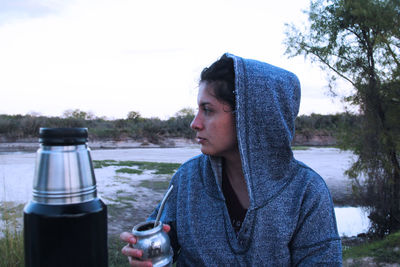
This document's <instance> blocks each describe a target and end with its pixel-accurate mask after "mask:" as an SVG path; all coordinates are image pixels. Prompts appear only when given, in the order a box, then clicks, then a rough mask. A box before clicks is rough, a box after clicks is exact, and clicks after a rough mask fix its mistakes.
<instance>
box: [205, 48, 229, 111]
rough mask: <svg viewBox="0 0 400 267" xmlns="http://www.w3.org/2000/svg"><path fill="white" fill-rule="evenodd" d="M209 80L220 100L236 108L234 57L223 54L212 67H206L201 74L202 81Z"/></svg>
mask: <svg viewBox="0 0 400 267" xmlns="http://www.w3.org/2000/svg"><path fill="white" fill-rule="evenodd" d="M201 82H207V83H208V84H210V85H211V86H212V88H213V89H214V95H215V97H216V98H217V99H218V100H219V101H223V102H226V103H228V104H229V106H230V107H231V108H232V110H236V98H235V70H234V68H233V60H232V58H229V57H227V56H226V55H223V56H222V57H221V58H220V59H219V60H217V61H215V62H214V63H213V64H212V65H211V66H210V67H208V68H204V69H203V71H202V72H201V74H200V83H201Z"/></svg>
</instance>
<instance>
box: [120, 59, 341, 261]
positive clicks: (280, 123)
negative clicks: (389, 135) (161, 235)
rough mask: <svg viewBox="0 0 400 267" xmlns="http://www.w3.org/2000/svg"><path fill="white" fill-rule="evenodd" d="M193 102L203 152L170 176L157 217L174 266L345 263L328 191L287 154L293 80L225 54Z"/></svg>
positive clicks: (294, 107) (207, 72)
mask: <svg viewBox="0 0 400 267" xmlns="http://www.w3.org/2000/svg"><path fill="white" fill-rule="evenodd" d="M197 100H198V106H199V111H198V113H197V115H196V117H195V118H194V120H193V122H192V124H191V127H192V128H193V129H194V130H195V131H196V132H197V140H198V142H199V143H200V145H201V152H202V153H203V154H202V155H200V156H197V157H195V158H193V159H190V160H189V161H187V162H186V163H184V164H183V165H182V166H181V167H180V168H179V170H178V171H177V173H176V174H175V175H174V177H173V178H172V180H171V184H173V185H174V190H173V192H172V194H171V196H170V198H169V200H168V201H167V204H166V206H165V210H164V212H163V215H162V217H161V221H163V222H164V223H166V224H167V225H165V226H164V230H165V231H167V232H168V233H169V236H170V238H171V242H172V245H173V248H174V254H175V259H176V260H177V266H225V265H231V266H291V265H294V266H298V265H300V266H314V265H328V266H341V258H342V257H341V242H340V238H339V236H338V232H337V227H336V220H335V215H334V209H333V204H332V199H331V196H330V193H329V191H328V189H327V187H326V184H325V183H324V181H323V179H322V178H321V177H320V176H319V175H318V174H317V173H315V172H314V171H313V170H312V169H310V168H309V167H307V166H306V165H304V164H303V163H301V162H298V161H297V160H295V159H294V157H293V153H292V150H291V141H292V139H293V136H294V122H295V118H296V116H297V113H298V109H299V104H300V85H299V82H298V80H297V77H296V76H295V75H294V74H292V73H290V72H288V71H286V70H283V69H280V68H277V67H274V66H272V65H269V64H266V63H263V62H259V61H255V60H249V59H243V58H240V57H237V56H234V55H231V54H225V55H224V56H223V57H222V58H221V59H220V60H219V61H217V62H215V63H214V64H213V65H211V66H210V68H206V69H204V70H203V72H202V74H201V81H200V86H199V94H198V99H197ZM156 212H157V209H156V210H155V211H154V213H153V214H152V216H151V218H153V219H154V217H155V214H156ZM121 239H122V240H124V241H125V242H128V243H135V242H136V239H135V237H134V236H132V235H131V234H129V233H123V234H121ZM123 253H124V254H125V255H127V256H129V257H137V258H140V256H141V251H138V250H135V249H132V248H129V246H125V247H124V248H123ZM130 263H131V265H132V266H151V265H145V264H147V263H144V262H138V261H136V260H132V258H130ZM140 264H142V265H140Z"/></svg>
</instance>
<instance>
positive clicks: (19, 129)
mask: <svg viewBox="0 0 400 267" xmlns="http://www.w3.org/2000/svg"><path fill="white" fill-rule="evenodd" d="M193 118H194V111H193V110H191V109H183V110H181V111H179V112H177V113H176V114H175V116H174V117H171V118H169V119H167V120H160V119H158V118H142V117H141V116H140V114H139V113H138V112H135V111H131V112H130V113H129V114H128V117H127V118H126V119H117V120H107V119H105V118H98V117H96V116H94V115H93V114H90V113H89V112H84V111H80V110H73V111H66V112H65V113H64V115H63V116H62V117H45V116H32V115H4V114H3V115H1V114H0V137H5V138H6V139H8V140H10V141H16V140H18V139H20V138H37V137H38V134H39V128H40V127H86V128H88V129H89V140H116V141H118V140H124V139H126V138H130V139H133V140H137V141H140V142H143V144H145V143H146V142H150V143H154V144H159V145H165V144H163V140H164V139H166V138H188V139H193V138H194V136H195V132H194V131H193V130H191V129H190V122H191V121H192V120H193ZM358 124H359V120H358V116H356V115H351V114H348V113H341V114H335V115H318V114H311V115H302V116H299V117H298V118H297V119H296V134H301V135H303V136H306V137H312V136H313V135H323V136H332V137H334V138H336V137H338V136H339V135H341V133H342V132H343V131H344V130H345V129H352V128H354V127H355V125H358Z"/></svg>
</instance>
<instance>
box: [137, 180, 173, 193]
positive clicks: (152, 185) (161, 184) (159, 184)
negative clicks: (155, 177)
mask: <svg viewBox="0 0 400 267" xmlns="http://www.w3.org/2000/svg"><path fill="white" fill-rule="evenodd" d="M169 182H170V180H169V179H168V180H165V181H152V180H145V181H142V182H140V184H139V186H141V187H146V188H149V189H152V190H155V191H161V190H162V191H164V190H167V189H168V186H169Z"/></svg>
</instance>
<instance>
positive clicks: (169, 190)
mask: <svg viewBox="0 0 400 267" xmlns="http://www.w3.org/2000/svg"><path fill="white" fill-rule="evenodd" d="M173 188H174V186H173V185H171V187H170V188H169V189H168V191H167V193H166V194H165V196H164V198H163V200H162V201H161V205H160V209H159V210H158V213H157V217H156V220H155V221H154V226H153V228H154V227H156V226H157V225H158V222H159V221H160V217H161V214H162V212H163V210H164V205H165V202H167V199H168V197H169V195H170V194H171V192H172V189H173Z"/></svg>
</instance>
